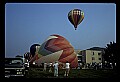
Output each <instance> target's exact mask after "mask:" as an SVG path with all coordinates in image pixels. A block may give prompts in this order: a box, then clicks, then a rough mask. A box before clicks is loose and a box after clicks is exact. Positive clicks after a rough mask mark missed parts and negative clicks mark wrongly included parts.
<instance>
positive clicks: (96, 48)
mask: <svg viewBox="0 0 120 82" xmlns="http://www.w3.org/2000/svg"><path fill="white" fill-rule="evenodd" d="M104 49H105V48H101V47H92V48H89V49H87V50H98V51H103V50H104Z"/></svg>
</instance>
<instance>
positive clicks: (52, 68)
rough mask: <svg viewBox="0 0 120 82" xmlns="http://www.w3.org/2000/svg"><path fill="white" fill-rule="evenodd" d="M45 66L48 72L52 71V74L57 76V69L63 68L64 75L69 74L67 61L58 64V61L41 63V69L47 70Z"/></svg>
mask: <svg viewBox="0 0 120 82" xmlns="http://www.w3.org/2000/svg"><path fill="white" fill-rule="evenodd" d="M47 66H49V72H50V73H52V72H54V76H55V77H58V75H59V69H61V68H62V69H64V70H65V71H64V76H69V71H70V63H69V62H68V61H67V62H66V63H62V64H59V63H58V61H55V62H53V63H52V62H50V63H46V62H45V63H43V71H47V70H46V69H47Z"/></svg>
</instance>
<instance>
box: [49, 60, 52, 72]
mask: <svg viewBox="0 0 120 82" xmlns="http://www.w3.org/2000/svg"><path fill="white" fill-rule="evenodd" d="M49 67H50V69H49V72H52V62H50V63H49Z"/></svg>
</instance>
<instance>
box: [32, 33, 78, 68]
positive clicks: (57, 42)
mask: <svg viewBox="0 0 120 82" xmlns="http://www.w3.org/2000/svg"><path fill="white" fill-rule="evenodd" d="M38 57H39V58H38V60H36V62H37V64H38V65H40V64H41V63H45V62H46V63H50V62H55V61H58V62H59V63H65V62H66V61H68V62H70V64H71V67H73V68H74V67H77V66H78V58H77V55H76V53H75V52H74V48H73V47H72V45H71V44H70V43H69V42H68V41H67V40H66V39H65V38H64V37H62V36H60V35H57V34H53V35H50V36H49V37H48V38H47V39H46V40H45V41H44V42H43V44H42V45H41V46H40V48H39V50H38ZM34 60H35V57H34Z"/></svg>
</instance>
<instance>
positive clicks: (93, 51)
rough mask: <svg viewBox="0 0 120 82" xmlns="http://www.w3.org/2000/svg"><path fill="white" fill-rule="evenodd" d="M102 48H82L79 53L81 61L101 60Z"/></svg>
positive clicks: (92, 61)
mask: <svg viewBox="0 0 120 82" xmlns="http://www.w3.org/2000/svg"><path fill="white" fill-rule="evenodd" d="M103 52H104V48H100V47H93V48H90V49H86V50H82V51H81V52H80V54H82V62H83V63H85V64H86V63H89V64H90V63H101V62H103V58H102V55H103Z"/></svg>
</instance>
